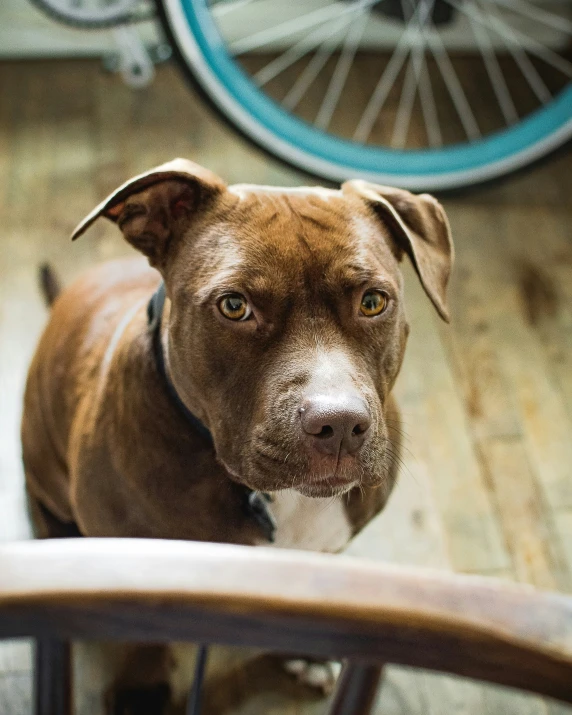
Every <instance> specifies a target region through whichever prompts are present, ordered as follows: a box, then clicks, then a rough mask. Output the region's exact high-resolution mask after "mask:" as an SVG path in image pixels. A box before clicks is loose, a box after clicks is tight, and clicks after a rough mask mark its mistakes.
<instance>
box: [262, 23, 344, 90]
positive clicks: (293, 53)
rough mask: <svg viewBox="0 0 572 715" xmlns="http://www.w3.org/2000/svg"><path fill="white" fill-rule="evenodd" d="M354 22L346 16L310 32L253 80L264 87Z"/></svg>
mask: <svg viewBox="0 0 572 715" xmlns="http://www.w3.org/2000/svg"><path fill="white" fill-rule="evenodd" d="M353 20H354V18H352V17H351V16H347V15H346V16H344V17H342V18H337V20H336V21H335V22H334V21H333V20H330V21H329V22H326V23H325V24H324V25H322V26H321V27H319V28H318V29H317V30H314V31H313V32H310V33H309V34H308V35H306V36H305V37H303V38H302V39H301V40H300V41H299V42H297V43H296V44H295V45H293V46H292V47H291V48H290V49H288V50H286V51H285V52H283V53H282V54H281V55H279V56H278V57H276V58H275V59H273V60H272V61H271V62H269V63H268V64H267V65H265V66H264V67H263V68H262V69H260V70H259V71H258V72H257V73H256V74H255V75H253V79H254V80H255V82H256V83H257V84H258V85H259V86H263V85H264V84H266V82H269V81H270V80H271V79H273V78H274V77H276V76H277V75H279V74H280V72H283V71H284V70H285V69H286V68H287V67H290V65H293V64H294V62H296V61H297V60H299V59H301V58H302V57H304V55H307V54H308V52H311V51H312V50H313V49H315V47H316V46H317V45H319V44H321V43H322V42H326V43H328V42H329V41H331V38H332V37H333V36H334V35H335V34H336V33H337V32H339V31H340V30H342V29H343V28H344V27H345V26H346V25H347V24H348V23H349V24H350V25H351V23H352V21H353ZM331 23H333V24H331Z"/></svg>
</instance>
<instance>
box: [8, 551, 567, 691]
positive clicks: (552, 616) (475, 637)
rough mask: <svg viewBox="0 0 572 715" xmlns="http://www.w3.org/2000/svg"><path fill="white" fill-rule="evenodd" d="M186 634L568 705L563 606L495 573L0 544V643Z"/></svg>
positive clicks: (275, 555) (282, 554)
mask: <svg viewBox="0 0 572 715" xmlns="http://www.w3.org/2000/svg"><path fill="white" fill-rule="evenodd" d="M18 636H39V637H47V638H51V637H56V638H60V639H62V638H64V639H65V638H88V639H89V638H91V639H124V640H131V639H132V640H148V641H166V640H194V641H201V642H217V643H225V644H234V645H249V646H256V647H262V648H272V649H276V650H285V651H289V652H291V651H294V652H304V653H308V654H309V655H315V656H321V657H322V656H323V657H338V658H350V659H352V660H353V661H360V660H362V661H366V662H374V661H375V662H390V663H400V664H406V665H411V666H417V667H423V668H429V669H433V670H438V671H444V672H449V673H455V674H458V675H464V676H469V677H473V678H478V679H482V680H486V681H488V682H493V683H498V684H502V685H509V686H514V687H517V688H521V689H524V690H529V691H532V692H535V693H538V694H541V695H549V696H552V697H555V698H557V699H560V700H563V701H566V702H572V598H570V597H567V596H564V595H560V594H552V593H542V592H539V591H536V590H534V589H533V588H531V587H527V586H522V585H517V584H511V583H507V582H503V581H499V580H496V579H490V578H482V577H477V576H463V575H455V574H450V573H446V572H438V571H430V570H423V569H411V568H402V567H395V566H390V565H383V564H379V563H371V562H367V561H362V560H359V559H353V558H348V557H343V556H332V555H324V554H310V553H304V552H295V551H282V550H277V549H265V548H256V549H253V548H250V547H244V546H230V545H221V544H207V543H198V542H179V541H161V540H146V539H145V540H144V539H140V540H139V539H65V540H51V541H50V540H46V541H34V542H20V543H12V544H4V545H2V546H0V638H7V637H18Z"/></svg>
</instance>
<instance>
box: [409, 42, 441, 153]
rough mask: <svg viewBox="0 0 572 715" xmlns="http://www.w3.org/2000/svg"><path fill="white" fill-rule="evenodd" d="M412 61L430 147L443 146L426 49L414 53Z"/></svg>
mask: <svg viewBox="0 0 572 715" xmlns="http://www.w3.org/2000/svg"><path fill="white" fill-rule="evenodd" d="M415 49H417V48H415ZM412 60H413V63H414V64H413V66H414V69H415V74H416V77H417V86H418V88H419V99H420V100H421V112H422V114H423V122H424V124H425V131H426V132H427V140H428V142H429V146H432V147H438V146H443V136H442V134H441V127H440V126H439V117H438V114H437V105H436V104H435V97H434V95H433V88H432V86H431V77H430V74H429V70H428V67H427V63H426V61H425V47H423V49H422V50H421V51H417V52H416V51H414V52H413V53H412Z"/></svg>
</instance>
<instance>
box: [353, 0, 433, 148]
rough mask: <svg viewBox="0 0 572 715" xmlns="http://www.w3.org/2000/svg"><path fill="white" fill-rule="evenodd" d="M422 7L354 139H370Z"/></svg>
mask: <svg viewBox="0 0 572 715" xmlns="http://www.w3.org/2000/svg"><path fill="white" fill-rule="evenodd" d="M422 7H423V8H425V6H424V5H423V4H422V3H419V4H418V5H417V8H416V9H415V12H414V14H413V16H412V18H411V21H410V23H409V25H408V27H407V28H406V30H405V32H404V33H403V34H402V35H401V37H400V38H399V42H398V43H397V45H396V47H395V49H394V51H393V54H392V55H391V57H390V58H389V62H388V63H387V65H386V67H385V70H384V71H383V72H382V74H381V77H380V78H379V80H378V82H377V84H376V86H375V88H374V90H373V93H372V95H371V97H370V98H369V102H368V103H367V105H366V108H365V109H364V111H363V113H362V115H361V117H360V120H359V122H358V125H357V127H356V130H355V132H354V135H353V139H354V141H357V142H363V143H365V142H366V141H367V140H368V138H369V135H370V134H371V131H372V129H373V125H374V124H375V121H376V119H377V118H378V116H379V114H380V112H381V110H382V109H383V106H384V105H385V102H386V100H387V97H388V95H389V92H390V91H391V88H392V87H393V85H394V83H395V80H396V79H397V75H398V74H399V72H400V71H401V68H402V67H403V63H404V62H405V60H406V58H407V55H408V54H409V52H410V48H411V37H412V36H413V34H414V32H416V31H417V27H418V26H417V24H416V25H415V26H414V25H413V22H414V21H415V22H416V21H417V17H418V16H419V14H420V11H421V8H422ZM424 12H426V10H424Z"/></svg>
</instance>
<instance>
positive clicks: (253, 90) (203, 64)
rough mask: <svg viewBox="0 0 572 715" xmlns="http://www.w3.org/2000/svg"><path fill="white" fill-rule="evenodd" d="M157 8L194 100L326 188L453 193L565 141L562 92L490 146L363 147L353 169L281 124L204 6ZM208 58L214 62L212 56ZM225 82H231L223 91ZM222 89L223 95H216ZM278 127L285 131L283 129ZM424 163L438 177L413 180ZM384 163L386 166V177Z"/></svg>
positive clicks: (569, 117)
mask: <svg viewBox="0 0 572 715" xmlns="http://www.w3.org/2000/svg"><path fill="white" fill-rule="evenodd" d="M157 3H158V9H159V17H160V19H161V21H162V22H163V25H164V28H165V32H166V34H167V36H168V37H169V39H170V41H171V44H172V46H173V47H174V49H175V53H174V54H175V57H176V59H177V60H178V62H179V64H180V65H181V67H182V68H183V70H184V71H185V74H186V76H187V77H188V78H190V79H191V81H192V83H193V85H194V86H195V87H196V86H198V87H199V88H200V91H201V94H202V95H203V96H205V97H206V98H207V99H208V102H209V104H210V105H211V106H213V107H214V108H215V109H216V111H217V113H218V114H219V115H220V116H222V117H223V119H224V120H225V121H226V122H227V123H230V124H231V125H232V126H233V127H234V128H235V129H237V130H238V131H239V132H240V133H241V134H242V135H243V136H245V137H246V138H247V139H249V140H250V142H252V143H253V144H255V145H256V146H258V147H260V148H262V149H263V150H264V151H266V152H267V153H269V154H270V155H272V156H274V157H277V158H278V159H280V160H281V161H283V162H284V163H286V164H288V165H290V166H293V167H295V168H297V169H301V170H302V171H305V172H306V173H308V174H310V175H313V176H318V177H320V178H322V179H325V180H327V181H329V182H338V181H342V180H345V179H346V178H350V177H360V178H365V179H368V180H371V181H375V182H377V183H386V184H389V183H391V184H395V185H398V186H402V187H404V188H409V189H411V190H415V191H420V190H433V191H447V190H448V191H451V190H458V189H460V188H464V187H470V186H476V185H479V184H485V183H490V182H491V181H494V180H496V179H499V178H501V177H503V176H505V175H507V174H508V173H512V172H515V171H520V170H522V169H523V168H525V167H527V166H528V165H530V164H532V163H535V162H537V161H538V160H541V159H542V158H544V157H545V156H547V155H549V154H550V153H552V152H554V151H556V150H558V149H559V148H561V147H562V146H563V145H565V144H566V143H567V142H568V141H569V140H570V138H571V137H572V85H571V84H569V85H568V86H567V87H566V88H565V89H564V90H563V91H562V92H561V93H560V95H559V96H558V97H557V98H556V99H555V100H553V101H552V102H551V103H550V105H548V106H547V107H544V108H543V109H542V110H539V111H538V112H536V114H535V115H531V116H530V117H527V118H526V119H525V120H523V121H521V122H519V123H518V125H517V126H515V127H513V128H512V129H510V130H508V131H505V132H504V133H502V132H499V133H498V134H497V135H495V136H494V138H493V140H491V138H490V137H488V138H486V139H483V140H481V141H478V142H474V143H472V144H471V145H466V146H454V147H450V148H447V149H446V150H443V151H440V152H434V151H433V152H431V150H429V151H425V152H411V151H404V152H399V151H395V150H390V149H381V150H380V149H366V150H364V149H363V147H362V149H361V159H364V157H365V158H366V159H367V161H366V162H365V164H364V163H362V164H361V165H360V163H359V162H356V161H353V160H352V159H351V157H350V159H348V157H347V156H345V157H343V160H340V159H339V158H338V159H337V160H334V161H332V160H331V158H332V156H335V154H336V152H338V157H340V156H342V155H343V151H344V150H347V144H348V143H347V142H344V141H343V140H340V139H338V138H334V139H333V138H332V137H331V136H328V135H327V134H325V133H321V134H317V133H316V132H317V130H316V129H315V128H314V127H310V126H309V125H306V124H304V123H303V122H302V121H301V120H300V119H298V118H297V117H293V116H285V114H286V113H285V112H284V110H283V109H282V108H281V107H279V106H278V105H277V104H276V103H274V102H273V101H272V100H271V99H270V98H269V97H267V96H266V95H264V93H263V92H261V91H260V90H259V89H258V88H257V87H256V86H255V85H254V84H253V83H252V82H251V81H250V79H249V78H248V76H247V75H245V73H244V72H243V71H242V70H241V69H240V67H238V66H237V63H235V62H233V60H232V59H231V58H230V57H229V55H228V54H227V53H226V51H225V49H224V45H223V43H222V42H221V38H220V37H217V30H216V27H215V26H214V24H213V23H212V21H209V18H210V15H209V12H208V8H207V6H206V4H205V1H204V0H157ZM213 51H214V52H215V53H217V54H213ZM221 67H222V68H224V70H225V71H227V72H228V75H227V76H226V77H221V76H219V75H216V72H220V70H221ZM231 75H232V76H231ZM229 76H231V77H230V79H231V82H230V83H229V84H225V82H226V81H227V80H228V79H229ZM213 80H214V81H213ZM221 87H222V88H223V90H224V91H223V92H222V93H221ZM237 90H240V91H237ZM269 117H272V121H274V122H276V125H279V124H280V123H281V124H282V128H281V132H282V133H280V132H277V131H275V129H276V127H272V126H271V127H270V129H269V123H268V118H269ZM285 122H287V123H289V126H286V129H284V126H285ZM519 133H520V134H521V136H520V137H519V136H518V135H519ZM499 136H500V137H501V140H502V141H503V142H505V144H506V143H507V141H508V142H509V143H510V141H512V145H511V150H510V151H508V152H507V151H506V150H505V152H504V156H501V159H500V160H499V159H498V156H497V157H495V156H494V151H492V150H491V147H492V148H493V149H495V150H496V151H497V152H498V151H499V149H501V150H502V147H501V146H500V142H499ZM531 136H532V140H531ZM285 137H286V138H287V140H286V141H285ZM515 137H516V138H517V139H520V140H521V143H520V146H519V145H518V142H516V144H515ZM332 139H333V143H332ZM312 141H313V142H314V145H313V146H312ZM316 142H318V143H321V145H322V148H323V145H324V144H327V143H329V144H330V146H329V150H330V152H331V153H330V155H329V157H328V159H327V160H324V156H323V154H322V155H319V153H318V154H317V152H316V146H317V144H316ZM352 151H353V152H354V155H355V147H352ZM463 152H464V154H465V159H466V155H467V153H469V154H472V155H473V158H475V157H476V159H477V160H478V161H477V163H476V165H474V166H467V165H462V164H459V161H460V159H459V157H461V159H462V160H465V159H463ZM487 152H488V154H487ZM501 154H502V151H501ZM366 155H367V156H366ZM428 155H430V156H431V158H432V159H435V160H436V161H435V162H434V163H436V164H439V166H438V170H437V171H435V170H431V171H427V170H426V168H425V170H419V171H418V172H417V173H415V172H412V171H411V169H410V168H408V167H410V166H411V164H412V162H413V165H415V162H417V164H418V166H419V167H420V169H423V166H422V164H423V162H424V161H425V162H426V159H427V156H428ZM491 155H492V156H491ZM445 159H446V160H448V161H449V162H451V161H453V164H454V161H455V160H456V161H457V165H456V166H455V167H454V168H453V169H451V168H450V166H449V167H445V168H444V164H445V163H446V162H445ZM483 159H484V161H483ZM388 160H390V163H391V164H392V166H391V167H390V168H389V169H388V167H387V163H388ZM376 161H377V162H379V164H381V165H383V164H384V163H385V167H384V170H383V171H376V170H375V166H374V164H375V162H376Z"/></svg>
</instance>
